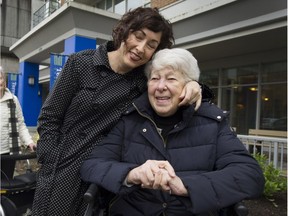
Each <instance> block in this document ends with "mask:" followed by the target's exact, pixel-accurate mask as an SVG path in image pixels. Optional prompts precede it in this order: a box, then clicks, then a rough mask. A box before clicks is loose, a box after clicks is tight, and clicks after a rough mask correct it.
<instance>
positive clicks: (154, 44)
mask: <svg viewBox="0 0 288 216" xmlns="http://www.w3.org/2000/svg"><path fill="white" fill-rule="evenodd" d="M157 46H158V44H157V43H155V42H150V43H148V47H149V48H150V49H154V50H156V48H157Z"/></svg>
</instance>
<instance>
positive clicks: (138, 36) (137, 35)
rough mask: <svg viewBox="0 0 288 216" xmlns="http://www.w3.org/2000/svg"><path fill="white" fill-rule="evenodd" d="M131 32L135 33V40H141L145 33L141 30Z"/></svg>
mask: <svg viewBox="0 0 288 216" xmlns="http://www.w3.org/2000/svg"><path fill="white" fill-rule="evenodd" d="M133 34H134V35H135V37H136V39H137V40H142V39H143V38H144V37H145V35H144V34H143V33H142V32H141V31H135V32H133Z"/></svg>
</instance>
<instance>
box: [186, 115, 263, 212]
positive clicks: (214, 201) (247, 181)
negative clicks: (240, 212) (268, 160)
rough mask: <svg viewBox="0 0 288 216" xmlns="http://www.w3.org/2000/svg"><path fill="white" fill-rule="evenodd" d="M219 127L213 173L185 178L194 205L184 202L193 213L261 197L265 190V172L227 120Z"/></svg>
mask: <svg viewBox="0 0 288 216" xmlns="http://www.w3.org/2000/svg"><path fill="white" fill-rule="evenodd" d="M219 127H220V129H219V132H218V138H217V143H216V161H215V168H214V171H212V172H205V173H201V174H196V175H191V176H187V177H184V178H182V181H183V183H184V185H185V186H186V188H187V189H188V191H189V198H190V201H191V202H189V201H188V199H186V200H185V199H183V200H184V202H185V203H186V205H187V207H188V208H189V209H190V210H191V211H192V212H193V213H200V212H207V211H208V210H215V209H221V208H224V207H227V206H230V205H232V204H234V203H237V202H239V201H241V200H243V199H249V198H255V197H258V196H260V195H261V194H262V192H263V189H264V177H263V172H262V170H261V168H260V166H259V165H258V163H257V161H256V160H255V159H254V158H253V157H252V156H251V155H250V154H249V153H248V151H247V150H246V148H245V147H244V145H243V144H242V143H241V141H240V140H239V139H238V138H237V136H236V135H235V134H234V132H232V131H231V130H230V127H229V126H228V123H227V122H226V120H223V121H222V122H221V123H220V126H219Z"/></svg>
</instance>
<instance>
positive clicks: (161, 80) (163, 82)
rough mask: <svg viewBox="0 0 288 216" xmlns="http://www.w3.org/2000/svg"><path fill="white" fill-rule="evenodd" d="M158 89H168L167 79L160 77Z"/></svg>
mask: <svg viewBox="0 0 288 216" xmlns="http://www.w3.org/2000/svg"><path fill="white" fill-rule="evenodd" d="M157 90H158V91H164V90H167V87H166V81H165V80H164V79H160V80H159V82H158V86H157Z"/></svg>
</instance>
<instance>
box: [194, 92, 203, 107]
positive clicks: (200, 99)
mask: <svg viewBox="0 0 288 216" xmlns="http://www.w3.org/2000/svg"><path fill="white" fill-rule="evenodd" d="M201 101H202V95H201V96H200V97H199V99H198V100H197V101H196V104H195V110H198V109H199V107H200V105H201Z"/></svg>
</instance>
